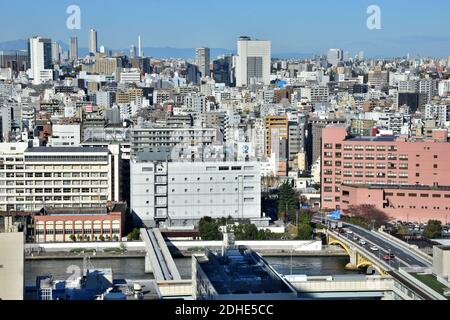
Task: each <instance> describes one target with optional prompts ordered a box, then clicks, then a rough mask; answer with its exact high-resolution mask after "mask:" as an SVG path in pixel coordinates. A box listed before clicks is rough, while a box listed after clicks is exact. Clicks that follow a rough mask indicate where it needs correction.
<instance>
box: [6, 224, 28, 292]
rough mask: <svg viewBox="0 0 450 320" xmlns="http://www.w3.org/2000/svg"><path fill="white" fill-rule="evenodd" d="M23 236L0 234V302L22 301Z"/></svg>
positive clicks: (19, 234)
mask: <svg viewBox="0 0 450 320" xmlns="http://www.w3.org/2000/svg"><path fill="white" fill-rule="evenodd" d="M24 242H25V240H24V235H23V233H21V232H19V233H0V300H23V297H24V285H25V283H24V260H25V258H24Z"/></svg>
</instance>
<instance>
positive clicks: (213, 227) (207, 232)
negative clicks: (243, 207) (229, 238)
mask: <svg viewBox="0 0 450 320" xmlns="http://www.w3.org/2000/svg"><path fill="white" fill-rule="evenodd" d="M219 224H220V223H219V222H217V221H216V220H214V219H212V218H211V217H204V218H202V219H200V222H199V224H198V232H199V234H200V237H201V238H202V240H206V241H210V240H221V238H222V234H221V232H220V231H219V226H220V225H219Z"/></svg>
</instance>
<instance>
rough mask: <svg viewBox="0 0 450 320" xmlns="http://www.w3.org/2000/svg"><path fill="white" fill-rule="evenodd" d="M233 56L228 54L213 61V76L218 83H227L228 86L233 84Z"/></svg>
mask: <svg viewBox="0 0 450 320" xmlns="http://www.w3.org/2000/svg"><path fill="white" fill-rule="evenodd" d="M232 68H233V56H231V55H226V56H223V57H220V58H219V59H217V60H215V61H214V62H213V76H214V81H216V82H217V83H225V84H226V85H227V86H229V87H230V86H232V85H233V83H234V82H233V72H232Z"/></svg>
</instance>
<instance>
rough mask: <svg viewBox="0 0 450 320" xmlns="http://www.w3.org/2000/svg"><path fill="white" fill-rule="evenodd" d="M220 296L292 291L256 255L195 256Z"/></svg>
mask: <svg viewBox="0 0 450 320" xmlns="http://www.w3.org/2000/svg"><path fill="white" fill-rule="evenodd" d="M196 258H197V261H198V263H199V264H200V267H201V268H202V270H203V271H204V272H205V274H206V275H207V277H208V279H209V281H210V282H211V284H212V285H213V287H214V289H215V290H216V291H217V293H218V294H221V295H226V294H262V293H283V294H285V293H293V291H292V289H291V288H290V287H289V286H288V285H287V284H286V283H285V282H284V281H283V280H282V279H281V278H280V277H279V276H278V274H276V273H275V272H274V271H273V270H272V269H271V268H270V267H269V265H268V264H267V263H266V262H265V261H264V260H263V259H262V258H261V257H260V256H259V255H257V254H256V253H255V252H253V251H251V250H249V249H247V248H240V249H232V250H228V251H227V252H226V254H225V255H224V256H222V255H221V254H217V255H216V254H214V253H212V252H211V251H208V252H207V255H206V256H203V257H196Z"/></svg>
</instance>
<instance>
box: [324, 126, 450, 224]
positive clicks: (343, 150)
mask: <svg viewBox="0 0 450 320" xmlns="http://www.w3.org/2000/svg"><path fill="white" fill-rule="evenodd" d="M447 136H448V132H447V130H434V131H433V137H432V138H422V137H413V138H407V137H402V136H397V137H396V136H376V137H352V136H350V135H349V134H348V131H347V128H346V127H343V126H330V127H327V128H324V129H323V132H322V208H327V209H343V210H345V209H347V208H348V206H350V205H360V204H373V205H376V206H377V207H378V208H380V209H382V210H383V211H385V212H386V213H387V214H388V215H389V216H390V217H392V218H393V219H396V220H404V221H422V222H425V221H427V220H429V219H438V220H441V221H442V222H445V223H447V217H448V216H450V172H449V171H450V143H449V142H448V140H447Z"/></svg>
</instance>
